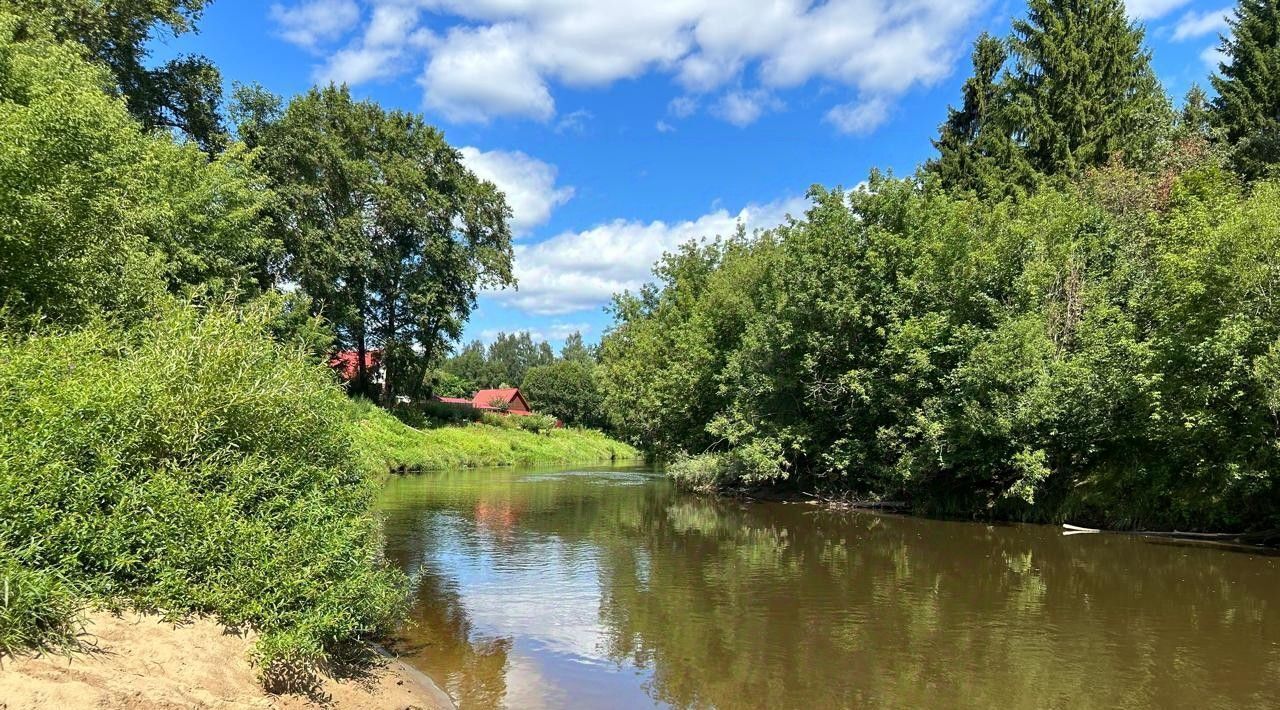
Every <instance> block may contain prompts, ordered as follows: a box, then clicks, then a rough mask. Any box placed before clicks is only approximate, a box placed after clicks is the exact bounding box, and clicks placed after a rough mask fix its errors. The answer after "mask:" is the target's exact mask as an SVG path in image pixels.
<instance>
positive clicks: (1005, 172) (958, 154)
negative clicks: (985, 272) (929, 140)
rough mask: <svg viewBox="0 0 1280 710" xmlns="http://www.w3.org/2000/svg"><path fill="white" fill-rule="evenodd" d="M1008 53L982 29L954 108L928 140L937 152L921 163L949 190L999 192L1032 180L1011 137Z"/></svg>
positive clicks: (949, 110) (1009, 192) (1002, 44)
mask: <svg viewBox="0 0 1280 710" xmlns="http://www.w3.org/2000/svg"><path fill="white" fill-rule="evenodd" d="M1007 58H1008V51H1007V50H1006V49H1005V46H1004V43H1003V42H1001V41H1000V40H998V39H996V38H995V37H992V36H991V35H990V34H987V33H986V32H983V33H982V35H981V36H979V37H978V40H977V42H975V43H974V46H973V76H971V77H969V79H968V80H966V81H965V83H964V88H963V89H962V91H963V95H964V101H963V103H962V104H961V107H960V108H959V109H955V108H950V109H948V111H947V121H946V123H943V124H942V126H940V127H939V129H938V138H937V139H936V140H934V141H933V146H934V148H937V150H938V157H937V158H935V159H933V160H930V161H929V162H928V163H927V164H926V165H925V171H926V172H928V173H932V174H934V175H937V176H938V179H939V180H940V181H941V183H942V185H943V186H944V187H946V188H947V189H949V190H959V191H970V190H972V191H974V192H976V193H978V194H979V195H981V196H984V197H987V196H1001V195H1007V194H1012V193H1016V192H1017V191H1019V190H1020V189H1021V188H1023V187H1026V186H1028V185H1029V184H1030V183H1031V182H1033V176H1032V171H1031V170H1030V167H1029V165H1028V164H1027V161H1026V158H1025V157H1024V156H1023V154H1022V149H1021V148H1020V147H1019V146H1018V145H1017V144H1016V143H1014V142H1013V140H1012V138H1011V137H1010V128H1009V125H1008V113H1009V101H1008V91H1007V87H1006V86H1005V83H1004V78H1003V77H1002V76H1001V71H1002V70H1003V68H1004V64H1005V61H1006V59H1007Z"/></svg>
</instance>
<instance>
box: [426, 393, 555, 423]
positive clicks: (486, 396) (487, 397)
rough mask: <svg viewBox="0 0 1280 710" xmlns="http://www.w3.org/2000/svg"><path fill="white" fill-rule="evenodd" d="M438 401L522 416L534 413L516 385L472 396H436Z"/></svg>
mask: <svg viewBox="0 0 1280 710" xmlns="http://www.w3.org/2000/svg"><path fill="white" fill-rule="evenodd" d="M436 401H437V402H444V403H446V404H457V405H460V406H466V407H473V408H475V409H480V410H483V411H486V412H500V413H504V414H518V415H520V416H522V417H523V416H529V415H530V414H533V411H532V410H530V409H529V403H528V402H527V401H526V400H525V398H524V395H522V394H520V390H519V389H518V388H516V387H509V388H506V389H496V390H480V391H479V392H476V393H475V395H474V396H473V397H470V398H467V397H436Z"/></svg>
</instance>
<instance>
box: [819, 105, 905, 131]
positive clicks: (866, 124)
mask: <svg viewBox="0 0 1280 710" xmlns="http://www.w3.org/2000/svg"><path fill="white" fill-rule="evenodd" d="M888 118H889V102H887V101H885V100H884V99H882V98H879V97H877V98H872V99H868V100H866V101H859V102H856V103H848V104H841V105H839V106H836V107H834V108H832V109H831V110H830V111H828V112H827V115H826V120H827V122H828V123H830V124H831V125H833V126H835V127H836V130H838V131H840V132H841V133H850V134H853V135H866V134H868V133H871V132H872V131H874V130H875V129H877V128H879V127H880V125H881V124H882V123H884V122H885V121H886V120H888Z"/></svg>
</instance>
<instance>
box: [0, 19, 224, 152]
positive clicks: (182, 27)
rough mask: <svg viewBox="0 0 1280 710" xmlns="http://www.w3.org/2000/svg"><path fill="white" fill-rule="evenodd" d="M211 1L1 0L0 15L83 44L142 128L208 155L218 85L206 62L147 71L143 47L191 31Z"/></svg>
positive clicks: (216, 142) (218, 139) (218, 141)
mask: <svg viewBox="0 0 1280 710" xmlns="http://www.w3.org/2000/svg"><path fill="white" fill-rule="evenodd" d="M209 1H210V0H117V1H114V2H104V1H103V0H0V9H8V10H10V11H12V12H13V13H14V14H15V15H17V16H19V17H24V18H28V19H29V20H31V21H33V22H36V23H39V24H43V25H47V26H48V27H50V28H52V30H53V32H54V33H55V35H56V36H57V37H58V38H59V39H63V40H71V41H75V42H79V43H80V44H82V45H84V46H85V47H86V48H87V49H88V51H89V54H90V56H91V57H93V58H94V59H95V60H97V61H99V62H101V63H103V64H104V65H106V66H107V68H108V69H110V70H111V74H112V76H113V77H114V78H115V81H114V83H115V85H116V87H117V88H118V90H119V91H120V93H121V94H123V95H124V97H125V100H126V101H127V104H128V107H129V112H130V113H132V114H133V115H134V117H135V118H137V119H138V120H139V121H141V122H142V125H143V126H144V127H145V128H147V129H155V128H165V129H177V130H179V131H182V132H183V133H184V134H186V135H187V136H189V137H190V138H192V139H193V140H195V141H196V142H197V143H198V144H200V146H201V147H203V148H205V149H206V150H215V149H221V148H222V147H224V146H225V140H226V135H225V131H224V130H223V126H222V119H221V117H220V114H219V110H218V106H219V104H220V102H221V98H222V78H221V75H220V74H219V72H218V69H217V67H215V66H214V65H213V63H212V62H210V61H209V60H208V59H206V58H205V57H201V56H181V57H176V58H174V59H171V60H169V61H168V62H165V63H164V64H162V65H160V66H158V67H157V66H150V65H149V63H148V61H147V60H148V58H149V56H150V50H149V49H148V47H147V44H148V42H150V41H152V40H154V39H156V38H158V37H160V36H162V35H165V34H168V35H173V36H177V35H181V34H185V33H187V32H192V31H194V30H195V25H196V22H197V21H198V20H199V19H200V14H201V13H202V12H203V11H204V8H205V7H206V6H207V5H208V4H209Z"/></svg>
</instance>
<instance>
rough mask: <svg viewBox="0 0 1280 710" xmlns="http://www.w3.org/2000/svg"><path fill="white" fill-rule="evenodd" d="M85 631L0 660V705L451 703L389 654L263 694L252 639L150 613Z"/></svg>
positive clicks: (428, 709)
mask: <svg viewBox="0 0 1280 710" xmlns="http://www.w3.org/2000/svg"><path fill="white" fill-rule="evenodd" d="M85 634H86V635H85V636H84V637H83V639H84V641H85V644H86V650H85V651H84V652H81V653H76V654H73V655H72V656H71V657H69V658H68V657H66V656H41V657H37V658H18V659H13V658H4V659H3V660H0V663H2V666H0V710H27V708H54V709H56V710H77V709H79V708H94V709H95V710H101V709H113V710H135V709H141V708H279V709H282V710H294V709H301V708H317V707H332V708H341V709H346V708H351V709H353V710H393V709H394V710H405V709H406V708H419V709H421V710H437V709H441V708H450V707H451V704H450V703H449V699H448V697H447V696H446V695H444V693H442V692H441V691H440V690H439V689H438V688H435V687H434V686H432V685H430V681H429V680H428V679H426V678H425V677H423V676H421V674H418V673H416V672H415V671H413V670H412V669H410V668H408V667H407V666H404V665H403V664H402V663H400V662H399V661H393V660H386V661H383V662H381V663H380V664H378V665H377V666H376V667H375V668H373V669H371V671H370V672H369V673H368V674H367V675H366V676H365V677H361V678H354V679H341V680H337V679H332V678H325V679H324V682H323V683H322V685H321V687H320V688H319V690H318V692H317V693H315V694H314V696H312V697H307V696H302V695H282V696H275V695H268V694H267V693H266V692H264V691H263V690H262V687H261V686H260V685H259V684H258V681H257V679H256V676H255V674H254V669H253V668H252V666H250V664H249V660H248V659H249V649H250V646H251V644H252V638H251V637H249V636H245V635H238V634H236V633H233V632H231V631H228V630H227V629H225V628H224V627H223V626H221V625H219V624H217V623H214V622H213V621H210V620H207V619H198V620H195V621H193V622H191V623H187V624H183V625H181V626H178V627H176V628H175V627H174V626H173V625H172V624H166V623H164V622H162V621H160V620H159V619H158V618H157V617H154V616H143V615H137V614H126V615H124V616H123V617H114V616H112V615H110V614H107V613H94V614H92V615H90V617H89V620H88V623H87V624H86V626H85Z"/></svg>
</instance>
